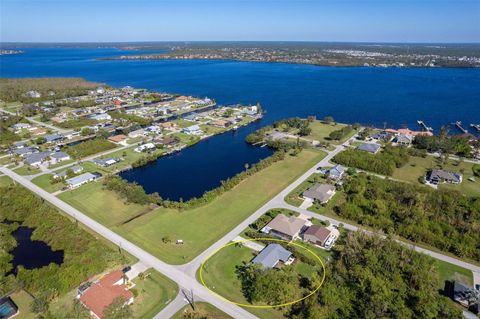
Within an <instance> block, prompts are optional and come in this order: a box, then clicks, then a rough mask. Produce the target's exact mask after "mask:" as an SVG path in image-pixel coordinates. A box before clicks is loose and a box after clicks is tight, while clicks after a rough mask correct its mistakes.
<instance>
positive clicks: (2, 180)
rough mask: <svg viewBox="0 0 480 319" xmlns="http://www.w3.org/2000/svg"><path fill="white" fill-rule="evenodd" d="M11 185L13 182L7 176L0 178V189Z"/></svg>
mask: <svg viewBox="0 0 480 319" xmlns="http://www.w3.org/2000/svg"><path fill="white" fill-rule="evenodd" d="M11 184H13V181H12V180H11V179H10V177H8V176H0V187H4V186H8V185H11Z"/></svg>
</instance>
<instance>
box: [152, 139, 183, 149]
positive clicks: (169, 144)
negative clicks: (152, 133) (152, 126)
mask: <svg viewBox="0 0 480 319" xmlns="http://www.w3.org/2000/svg"><path fill="white" fill-rule="evenodd" d="M154 141H155V142H156V143H158V144H162V145H163V146H166V147H172V146H174V145H176V144H178V141H177V140H176V139H174V138H171V137H164V138H159V139H155V140H154Z"/></svg>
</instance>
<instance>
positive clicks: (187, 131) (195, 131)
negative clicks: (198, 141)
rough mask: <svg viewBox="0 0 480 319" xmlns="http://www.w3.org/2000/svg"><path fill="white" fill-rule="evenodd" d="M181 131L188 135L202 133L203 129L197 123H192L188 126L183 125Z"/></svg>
mask: <svg viewBox="0 0 480 319" xmlns="http://www.w3.org/2000/svg"><path fill="white" fill-rule="evenodd" d="M182 132H183V133H185V134H188V135H202V134H203V131H202V129H201V128H200V126H198V125H192V126H189V127H184V128H183V129H182Z"/></svg>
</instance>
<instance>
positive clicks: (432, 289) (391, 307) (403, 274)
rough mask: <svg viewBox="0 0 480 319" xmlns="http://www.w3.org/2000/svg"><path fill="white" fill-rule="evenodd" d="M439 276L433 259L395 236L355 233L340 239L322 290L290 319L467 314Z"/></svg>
mask: <svg viewBox="0 0 480 319" xmlns="http://www.w3.org/2000/svg"><path fill="white" fill-rule="evenodd" d="M437 280H438V274H437V271H436V268H435V266H434V260H433V259H432V258H430V257H428V256H426V255H423V254H419V253H417V252H415V251H413V250H411V249H408V248H406V247H404V246H401V245H399V244H398V243H396V242H395V241H393V240H390V239H382V238H380V237H377V236H370V235H367V234H364V233H361V232H353V233H349V234H348V236H347V237H346V238H345V239H344V240H343V242H342V241H340V242H338V243H337V245H336V248H335V249H334V253H333V258H332V261H331V263H330V264H329V265H328V267H327V275H326V280H325V283H324V284H323V286H322V288H321V289H320V290H319V293H318V294H317V295H316V296H315V297H312V298H307V299H305V300H304V301H303V302H301V303H298V304H295V305H293V306H292V309H291V311H290V313H289V317H290V318H295V319H301V318H308V319H313V318H327V319H330V318H332V319H333V318H335V319H337V318H346V319H349V318H371V319H376V318H425V319H427V318H432V319H433V318H444V319H450V318H452V319H453V318H461V317H462V314H461V312H460V310H458V309H457V308H456V307H455V305H454V304H453V303H452V302H451V301H449V300H447V298H446V297H443V296H441V295H440V294H439V293H438V291H437V288H436V285H437ZM309 285H311V286H312V287H313V286H314V285H315V283H312V282H309Z"/></svg>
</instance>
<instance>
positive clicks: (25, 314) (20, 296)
mask: <svg viewBox="0 0 480 319" xmlns="http://www.w3.org/2000/svg"><path fill="white" fill-rule="evenodd" d="M10 297H11V298H12V300H13V302H15V304H16V305H17V306H18V310H19V313H18V315H17V316H15V319H34V318H36V316H37V315H36V314H35V313H33V312H31V311H30V303H31V302H32V300H33V298H32V296H30V295H29V294H28V293H26V292H25V291H24V290H20V291H18V292H15V293H13V294H12V295H11V296H10Z"/></svg>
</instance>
